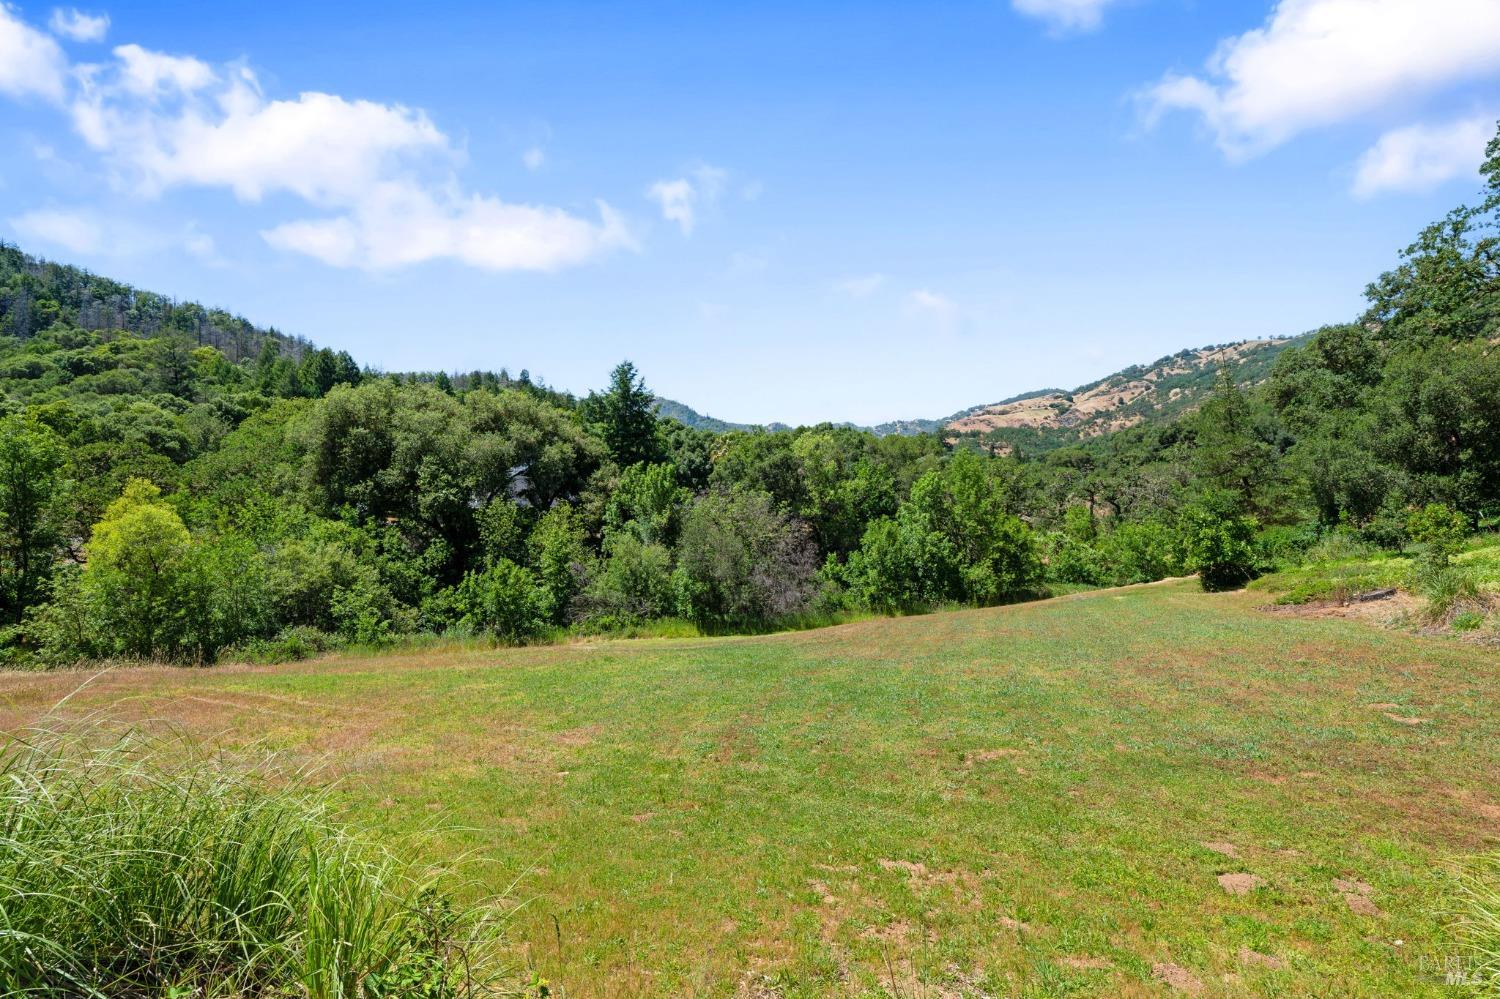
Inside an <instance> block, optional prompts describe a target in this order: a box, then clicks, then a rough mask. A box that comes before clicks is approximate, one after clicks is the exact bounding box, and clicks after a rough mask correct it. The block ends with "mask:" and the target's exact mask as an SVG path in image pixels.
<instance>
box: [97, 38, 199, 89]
mask: <svg viewBox="0 0 1500 999" xmlns="http://www.w3.org/2000/svg"><path fill="white" fill-rule="evenodd" d="M115 58H116V59H117V60H119V64H118V87H119V89H120V90H122V91H124V92H125V93H127V94H133V95H135V96H137V97H149V98H162V97H175V96H184V95H188V94H192V93H196V92H197V91H199V90H202V89H204V88H205V87H207V86H209V85H210V84H212V83H214V82H216V81H217V79H218V78H217V77H216V76H215V75H214V71H213V69H212V68H210V67H209V65H208V63H206V62H204V61H203V60H201V59H194V58H193V57H192V56H174V55H167V54H166V53H164V52H152V51H151V50H150V49H143V48H141V47H140V46H139V45H118V46H116V47H115ZM92 72H93V69H92V68H91V69H90V75H92Z"/></svg>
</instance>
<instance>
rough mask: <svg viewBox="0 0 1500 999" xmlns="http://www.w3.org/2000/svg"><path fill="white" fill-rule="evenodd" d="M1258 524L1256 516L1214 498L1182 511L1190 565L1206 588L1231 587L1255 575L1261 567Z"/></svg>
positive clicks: (1182, 528) (1247, 580) (1185, 546)
mask: <svg viewBox="0 0 1500 999" xmlns="http://www.w3.org/2000/svg"><path fill="white" fill-rule="evenodd" d="M1256 526H1257V525H1256V522H1255V518H1253V517H1247V516H1243V515H1241V514H1238V513H1236V512H1234V510H1233V508H1232V507H1231V506H1229V505H1228V504H1227V503H1225V502H1223V501H1222V500H1217V499H1214V498H1209V499H1207V500H1205V501H1202V502H1200V503H1197V504H1194V505H1193V506H1190V507H1188V508H1187V509H1186V510H1184V511H1183V514H1182V525H1181V531H1182V537H1183V543H1184V548H1185V550H1186V556H1187V557H1186V562H1187V568H1188V569H1189V570H1190V571H1193V572H1196V573H1198V578H1199V579H1200V580H1202V582H1203V588H1204V589H1205V590H1210V591H1214V590H1232V589H1235V588H1236V587H1240V586H1244V585H1245V584H1246V583H1248V582H1249V581H1250V580H1252V579H1254V578H1255V576H1256V573H1257V571H1258V569H1259V560H1258V558H1257V557H1256V551H1255V531H1256Z"/></svg>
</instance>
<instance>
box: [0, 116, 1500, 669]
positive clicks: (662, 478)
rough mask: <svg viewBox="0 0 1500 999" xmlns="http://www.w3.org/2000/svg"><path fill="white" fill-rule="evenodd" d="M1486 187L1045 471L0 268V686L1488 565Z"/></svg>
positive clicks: (1492, 340) (1493, 385) (6, 253)
mask: <svg viewBox="0 0 1500 999" xmlns="http://www.w3.org/2000/svg"><path fill="white" fill-rule="evenodd" d="M1484 176H1485V178H1486V188H1485V189H1484V192H1483V197H1482V199H1481V201H1480V202H1479V203H1478V204H1477V205H1474V206H1465V207H1461V208H1458V209H1455V210H1454V212H1452V213H1450V214H1449V215H1448V216H1447V217H1446V218H1444V219H1443V220H1441V221H1439V222H1437V223H1434V224H1433V225H1432V226H1430V227H1428V228H1427V229H1425V230H1424V231H1423V232H1422V233H1421V234H1420V235H1419V237H1418V239H1417V240H1416V242H1414V243H1413V244H1412V245H1411V246H1410V247H1408V248H1407V249H1406V250H1405V251H1404V253H1403V254H1402V257H1401V260H1400V261H1399V263H1398V265H1397V266H1396V267H1394V268H1393V269H1392V270H1391V271H1389V272H1388V273H1386V274H1384V275H1381V277H1380V278H1379V279H1378V280H1376V281H1375V282H1373V283H1372V284H1371V285H1370V287H1369V289H1368V292H1367V298H1368V309H1367V311H1366V312H1365V313H1364V314H1363V315H1362V316H1360V317H1358V318H1357V319H1356V320H1355V321H1353V322H1350V323H1347V324H1343V325H1337V326H1330V327H1327V328H1324V329H1322V330H1319V331H1317V332H1316V333H1315V334H1314V335H1312V336H1310V337H1308V338H1306V339H1305V341H1302V342H1300V343H1299V344H1298V345H1295V346H1290V347H1288V348H1287V349H1285V350H1283V351H1281V352H1280V354H1279V355H1278V356H1277V357H1276V359H1275V362H1274V364H1273V365H1272V367H1271V369H1270V370H1269V372H1268V373H1265V374H1264V377H1258V378H1257V379H1256V380H1255V381H1254V383H1253V384H1249V385H1245V384H1244V383H1245V381H1246V379H1245V378H1244V377H1243V376H1244V372H1236V371H1233V370H1229V369H1225V370H1223V371H1221V372H1219V374H1218V376H1217V377H1218V383H1217V387H1216V390H1215V391H1214V393H1213V394H1212V396H1211V397H1210V398H1209V399H1208V400H1207V401H1206V402H1205V403H1204V404H1203V405H1201V406H1200V407H1198V408H1197V409H1195V410H1193V411H1191V412H1185V413H1174V414H1170V417H1164V418H1159V419H1153V420H1147V421H1146V422H1144V423H1142V424H1141V425H1139V426H1136V427H1133V428H1130V429H1127V430H1122V431H1118V432H1116V433H1113V434H1108V435H1103V436H1099V437H1096V438H1093V439H1090V440H1086V441H1077V440H1073V441H1063V440H1058V441H1055V442H1051V443H1050V444H1049V446H1048V447H1046V448H1041V447H1037V448H1034V449H1032V450H1030V451H1023V450H1020V449H1016V448H1009V449H999V448H993V447H987V446H986V444H985V442H983V441H976V440H972V439H964V438H945V437H944V436H943V435H942V434H941V433H933V434H924V435H913V436H885V437H881V436H876V435H874V434H871V433H868V432H864V431H860V430H856V429H852V428H848V427H837V426H831V425H821V426H817V427H804V428H799V429H796V430H786V431H777V432H770V431H764V430H732V431H727V432H719V433H715V432H708V431H704V430H698V429H693V428H690V427H687V426H685V425H683V424H681V423H679V422H677V421H676V420H672V419H669V418H663V417H661V416H659V415H658V413H657V411H656V400H655V399H654V397H653V394H652V393H651V391H650V390H649V388H648V387H647V385H646V383H645V381H644V379H643V378H642V376H641V375H640V373H639V372H637V371H636V370H635V368H634V366H633V365H631V364H630V363H629V362H625V363H622V364H620V365H619V366H618V367H616V368H615V369H614V370H613V371H612V372H611V373H610V376H609V381H608V384H607V385H605V386H604V387H603V388H601V389H600V390H598V391H595V392H592V393H590V394H589V395H588V396H586V397H584V398H576V397H574V396H572V395H569V394H567V393H564V392H559V391H557V390H554V389H552V388H549V387H547V386H546V385H545V384H543V383H541V382H540V381H537V380H533V379H532V378H531V376H530V374H529V373H527V372H522V373H521V374H520V376H519V377H512V376H511V375H509V374H508V373H507V372H504V371H501V372H498V373H491V372H480V371H476V372H470V373H467V374H461V375H455V374H449V373H440V372H435V373H414V374H383V373H379V372H375V371H371V370H369V369H364V368H361V367H360V366H359V365H358V363H357V362H356V361H355V360H354V359H353V358H352V357H350V356H349V355H347V354H343V353H336V352H333V351H329V350H327V349H318V348H316V347H314V346H313V345H311V344H308V343H306V342H305V341H298V340H291V339H288V338H286V337H282V336H281V335H279V334H276V333H275V332H274V331H265V330H258V329H257V328H255V327H252V326H250V325H249V324H248V323H245V322H244V321H243V320H238V319H234V318H233V317H228V316H226V315H225V314H223V313H218V312H211V311H210V310H204V309H202V308H201V307H199V306H191V305H188V306H184V305H180V304H176V303H169V302H166V301H165V300H162V299H160V298H159V297H156V296H150V295H149V294H148V293H143V292H136V291H134V290H132V289H128V288H126V287H124V286H118V285H114V284H113V283H112V282H107V281H106V280H105V279H100V278H96V277H94V276H92V275H88V274H86V273H85V272H81V271H77V270H75V269H71V268H65V267H61V266H58V265H51V264H45V265H44V264H40V263H38V262H36V261H33V260H32V259H31V258H28V257H25V256H24V255H22V254H20V253H19V251H16V250H14V248H9V247H0V391H3V402H0V413H3V415H0V622H3V623H0V657H3V660H4V661H5V662H8V663H11V664H15V665H52V664H63V663H69V662H75V661H79V660H85V659H102V658H115V657H127V658H141V659H146V658H155V659H166V660H174V661H183V662H212V661H214V660H216V659H219V658H222V657H223V656H224V655H226V654H236V655H239V654H243V655H251V656H266V657H293V656H297V655H303V654H308V653H310V652H313V651H317V650H320V649H325V648H329V647H332V646H335V645H339V644H344V643H369V644H376V643H382V642H389V641H393V640H397V639H398V638H400V637H401V636H404V635H412V634H418V633H442V634H450V635H453V634H458V635H464V634H470V635H491V636H494V637H496V638H497V639H500V640H504V641H527V640H533V639H536V638H539V637H543V636H548V635H555V634H559V633H565V632H568V631H573V632H580V631H582V632H601V633H602V632H617V631H628V630H630V629H632V628H640V627H642V626H643V625H648V624H649V623H650V622H654V621H660V620H662V619H682V620H685V621H690V622H692V624H693V625H694V626H695V627H696V628H698V629H699V630H702V631H705V632H730V631H743V630H758V629H763V628H769V627H778V626H785V625H789V624H797V623H807V622H816V621H824V620H833V619H836V618H837V617H838V616H839V615H841V614H846V613H850V612H866V613H868V612H876V613H905V612H913V611H921V610H925V609H930V608H935V607H943V606H956V605H988V604H996V603H1003V602H1007V601H1014V600H1021V599H1026V598H1029V597H1033V596H1036V595H1040V594H1044V593H1047V592H1054V591H1056V590H1057V589H1058V588H1060V587H1067V586H1087V585H1108V584H1119V583H1130V582H1144V581H1149V580H1153V579H1159V578H1163V577H1165V576H1171V575H1179V574H1183V573H1188V572H1197V573H1199V574H1200V576H1201V577H1202V579H1203V581H1204V584H1205V585H1206V586H1209V587H1229V586H1235V585H1239V584H1241V583H1243V582H1244V581H1246V580H1247V579H1249V578H1251V577H1252V576H1253V575H1254V574H1256V573H1257V572H1259V571H1262V570H1264V569H1266V568H1269V567H1274V566H1278V565H1285V564H1292V563H1296V562H1297V561H1299V560H1302V559H1305V558H1307V557H1308V552H1309V551H1312V550H1315V549H1316V546H1318V545H1319V544H1323V543H1326V542H1327V541H1328V539H1329V538H1345V539H1353V540H1354V541H1356V542H1357V543H1359V544H1362V545H1367V546H1371V547H1382V548H1399V547H1401V546H1403V545H1406V544H1408V543H1410V542H1411V541H1412V540H1413V539H1414V537H1421V538H1425V537H1429V536H1433V535H1432V532H1431V530H1429V527H1430V525H1431V524H1432V523H1449V522H1452V523H1456V524H1460V525H1462V527H1463V528H1464V529H1466V530H1474V529H1477V528H1479V527H1481V526H1482V525H1484V524H1486V523H1488V522H1489V521H1490V520H1491V519H1492V518H1493V517H1494V516H1495V515H1496V514H1497V513H1500V358H1497V355H1496V352H1495V345H1496V340H1497V337H1500V330H1497V323H1500V274H1497V271H1496V266H1497V265H1496V261H1497V253H1496V249H1497V244H1496V226H1497V222H1500V143H1492V144H1491V146H1490V150H1489V158H1488V160H1487V162H1486V165H1485V171H1484ZM195 317H197V318H195ZM200 320H201V321H200ZM1259 374H1260V373H1259V372H1257V375H1259ZM1002 452H1003V453H1002ZM1424 518H1425V519H1424ZM1434 518H1436V519H1434ZM1424 525H1427V526H1424ZM1414 532H1415V534H1414Z"/></svg>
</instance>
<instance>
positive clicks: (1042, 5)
mask: <svg viewBox="0 0 1500 999" xmlns="http://www.w3.org/2000/svg"><path fill="white" fill-rule="evenodd" d="M1114 2H1115V0H1011V4H1010V5H1011V6H1012V7H1014V8H1015V9H1016V10H1017V11H1018V12H1019V13H1022V14H1025V15H1026V16H1027V17H1035V18H1038V19H1039V20H1042V21H1045V22H1047V24H1049V25H1050V26H1051V27H1052V28H1053V29H1055V30H1057V31H1088V30H1090V29H1093V28H1097V27H1098V26H1099V21H1100V19H1101V18H1102V17H1103V15H1104V8H1106V7H1108V6H1109V5H1110V4H1112V3H1114Z"/></svg>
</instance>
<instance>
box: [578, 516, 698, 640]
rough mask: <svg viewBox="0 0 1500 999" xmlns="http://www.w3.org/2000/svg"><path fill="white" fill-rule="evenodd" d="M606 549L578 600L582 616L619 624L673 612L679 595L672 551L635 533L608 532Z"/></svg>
mask: <svg viewBox="0 0 1500 999" xmlns="http://www.w3.org/2000/svg"><path fill="white" fill-rule="evenodd" d="M604 550H605V557H604V558H603V559H601V560H600V561H598V562H597V563H595V567H594V571H593V574H592V576H591V578H590V579H589V581H588V586H587V587H586V588H585V590H584V592H583V593H582V594H581V595H580V597H579V599H578V601H577V603H578V607H577V614H578V617H579V618H581V619H584V620H587V619H590V618H597V617H608V618H610V619H611V620H612V621H614V622H615V626H618V625H620V624H622V623H624V622H638V621H644V620H646V619H648V618H655V617H667V616H669V615H671V613H672V612H673V610H674V609H675V607H676V605H677V594H676V588H675V584H674V582H673V577H672V553H671V552H670V551H668V550H667V549H666V548H665V547H663V546H662V545H659V544H648V543H646V542H644V541H642V540H641V539H640V537H639V536H637V535H636V534H634V533H620V534H615V533H610V534H608V535H606V537H605V539H604Z"/></svg>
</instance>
